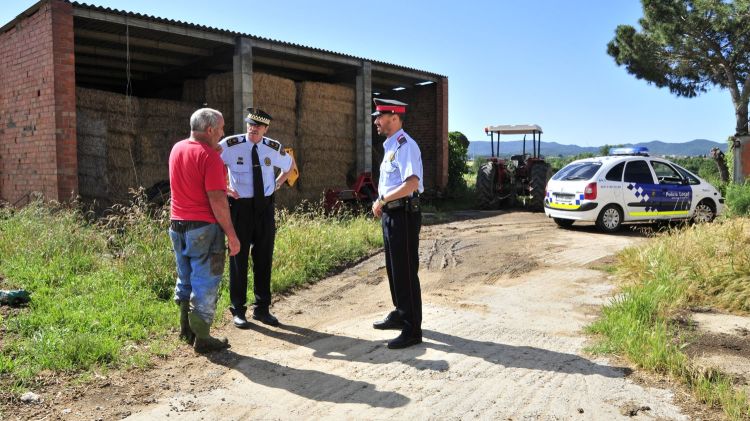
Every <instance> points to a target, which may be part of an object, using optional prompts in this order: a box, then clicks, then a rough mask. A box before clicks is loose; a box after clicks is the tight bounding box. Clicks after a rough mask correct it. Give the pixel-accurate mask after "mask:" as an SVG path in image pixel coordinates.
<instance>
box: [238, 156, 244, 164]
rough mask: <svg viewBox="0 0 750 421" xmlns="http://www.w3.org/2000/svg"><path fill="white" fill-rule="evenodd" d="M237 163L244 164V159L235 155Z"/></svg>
mask: <svg viewBox="0 0 750 421" xmlns="http://www.w3.org/2000/svg"><path fill="white" fill-rule="evenodd" d="M237 165H245V160H244V159H243V158H242V157H241V156H238V157H237Z"/></svg>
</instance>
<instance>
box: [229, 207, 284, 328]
mask: <svg viewBox="0 0 750 421" xmlns="http://www.w3.org/2000/svg"><path fill="white" fill-rule="evenodd" d="M264 202H265V204H263V205H262V206H263V209H258V210H257V212H256V209H255V207H256V203H255V199H252V198H250V199H234V198H232V197H230V198H229V211H230V214H231V217H232V224H233V225H234V230H235V232H236V233H237V238H238V239H239V240H240V252H239V253H237V255H235V256H232V257H230V258H229V299H230V301H231V303H232V309H233V313H234V312H235V311H236V312H240V313H242V314H244V312H245V310H246V306H245V304H246V303H247V272H248V258H249V257H250V253H251V247H250V246H252V259H253V292H254V294H255V312H256V313H257V314H265V313H268V306H270V305H271V264H272V259H273V243H274V238H275V236H276V220H275V219H274V200H273V196H270V197H266V200H265V201H264Z"/></svg>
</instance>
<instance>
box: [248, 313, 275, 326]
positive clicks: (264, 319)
mask: <svg viewBox="0 0 750 421" xmlns="http://www.w3.org/2000/svg"><path fill="white" fill-rule="evenodd" d="M253 319H255V320H257V321H259V322H261V323H265V324H267V325H269V326H278V325H279V324H280V323H279V319H277V318H275V317H273V315H272V314H271V313H260V314H258V313H253Z"/></svg>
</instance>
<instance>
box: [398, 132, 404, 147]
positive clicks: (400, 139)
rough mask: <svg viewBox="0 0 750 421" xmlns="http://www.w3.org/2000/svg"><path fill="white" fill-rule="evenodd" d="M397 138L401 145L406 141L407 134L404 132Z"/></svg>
mask: <svg viewBox="0 0 750 421" xmlns="http://www.w3.org/2000/svg"><path fill="white" fill-rule="evenodd" d="M396 140H397V141H398V144H399V145H403V144H404V143H406V136H404V134H403V133H402V134H400V135H399V136H398V138H397V139H396Z"/></svg>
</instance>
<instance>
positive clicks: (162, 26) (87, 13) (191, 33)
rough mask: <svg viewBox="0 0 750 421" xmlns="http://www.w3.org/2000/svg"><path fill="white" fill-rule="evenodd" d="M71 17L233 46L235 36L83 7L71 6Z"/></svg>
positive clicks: (224, 32) (223, 32)
mask: <svg viewBox="0 0 750 421" xmlns="http://www.w3.org/2000/svg"><path fill="white" fill-rule="evenodd" d="M73 16H75V17H80V18H85V19H92V20H95V21H100V22H110V23H116V24H120V25H129V26H132V27H136V28H142V29H149V30H152V31H157V32H166V33H169V34H175V35H182V36H186V37H191V38H200V39H205V40H208V41H215V42H220V43H223V44H229V45H233V44H234V38H235V35H232V34H229V33H226V31H218V30H215V29H214V30H210V29H209V30H205V29H199V28H196V27H191V26H189V25H186V24H175V23H164V22H156V21H155V20H154V19H153V18H151V19H149V18H141V17H135V16H127V15H124V14H121V13H113V12H106V11H100V10H93V9H89V8H84V7H76V6H75V5H74V6H73Z"/></svg>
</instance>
